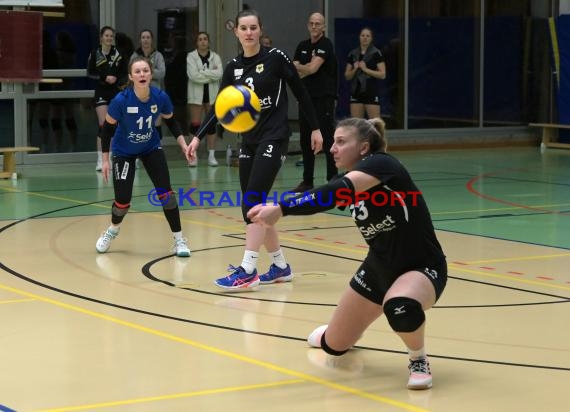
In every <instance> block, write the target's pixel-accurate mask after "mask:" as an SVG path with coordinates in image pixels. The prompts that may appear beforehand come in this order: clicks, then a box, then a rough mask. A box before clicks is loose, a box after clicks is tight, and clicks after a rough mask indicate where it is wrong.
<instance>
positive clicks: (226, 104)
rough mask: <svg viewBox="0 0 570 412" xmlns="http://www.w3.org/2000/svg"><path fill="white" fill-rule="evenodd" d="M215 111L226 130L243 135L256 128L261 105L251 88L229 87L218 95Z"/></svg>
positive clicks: (241, 86)
mask: <svg viewBox="0 0 570 412" xmlns="http://www.w3.org/2000/svg"><path fill="white" fill-rule="evenodd" d="M214 110H215V112H216V117H217V118H218V121H219V122H220V124H221V125H222V126H223V127H224V128H225V129H226V130H229V131H230V132H234V133H243V132H247V131H248V130H251V129H253V128H254V127H255V124H256V123H257V120H258V119H259V112H261V104H260V103H259V98H258V97H257V95H256V94H255V92H254V91H253V90H251V89H250V88H249V87H246V86H243V85H237V86H228V87H226V88H224V89H223V90H222V91H221V92H220V93H218V96H217V97H216V103H215V105H214Z"/></svg>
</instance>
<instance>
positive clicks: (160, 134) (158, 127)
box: [156, 126, 178, 140]
mask: <svg viewBox="0 0 570 412" xmlns="http://www.w3.org/2000/svg"><path fill="white" fill-rule="evenodd" d="M156 131H157V132H158V137H159V139H160V140H162V126H156ZM177 137H178V136H174V138H177Z"/></svg>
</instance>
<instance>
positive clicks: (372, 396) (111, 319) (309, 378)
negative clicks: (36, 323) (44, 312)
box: [0, 284, 427, 412]
mask: <svg viewBox="0 0 570 412" xmlns="http://www.w3.org/2000/svg"><path fill="white" fill-rule="evenodd" d="M0 289H3V290H7V291H10V292H12V293H16V294H20V295H23V296H27V297H29V298H33V299H37V300H40V301H42V302H45V303H49V304H52V305H55V306H59V307H61V308H64V309H68V310H71V311H74V312H79V313H82V314H84V315H88V316H92V317H94V318H98V319H102V320H106V321H109V322H112V323H115V324H117V325H121V326H125V327H128V328H131V329H134V330H138V331H141V332H144V333H148V334H151V335H154V336H159V337H161V338H164V339H168V340H171V341H173V342H178V343H182V344H185V345H189V346H193V347H195V348H198V349H201V350H205V351H208V352H211V353H215V354H217V355H221V356H225V357H227V358H231V359H235V360H238V361H241V362H246V363H249V364H252V365H256V366H260V367H262V368H266V369H269V370H272V371H274V372H279V373H282V374H284V375H289V376H293V377H295V378H298V379H302V380H305V381H309V382H312V383H316V384H319V385H322V386H326V387H328V388H332V389H336V390H338V391H341V392H346V393H350V394H352V395H355V396H358V397H361V398H365V399H369V400H373V401H376V402H379V403H384V404H388V405H392V406H395V407H397V408H400V409H404V410H406V411H412V412H426V411H427V410H426V409H424V408H420V407H417V406H414V405H411V404H409V403H406V402H401V401H397V400H395V399H390V398H387V397H384V396H379V395H375V394H373V393H369V392H364V391H362V390H359V389H356V388H352V387H350V386H346V385H341V384H338V383H335V382H332V381H328V380H326V379H322V378H319V377H316V376H313V375H309V374H306V373H302V372H297V371H294V370H292V369H287V368H284V367H281V366H278V365H275V364H272V363H269V362H265V361H261V360H258V359H254V358H250V357H248V356H243V355H239V354H237V353H233V352H229V351H226V350H223V349H219V348H216V347H214V346H210V345H205V344H203V343H199V342H196V341H193V340H190V339H186V338H182V337H180V336H176V335H172V334H170V333H166V332H162V331H160V330H158V329H152V328H149V327H146V326H143V325H139V324H137V323H133V322H129V321H125V320H122V319H119V318H115V317H112V316H109V315H105V314H102V313H98V312H94V311H92V310H88V309H84V308H81V307H79V306H75V305H71V304H68V303H64V302H61V301H57V300H54V299H50V298H46V297H43V296H40V295H36V294H33V293H30V292H26V291H23V290H19V289H15V288H12V287H10V286H6V285H2V284H0Z"/></svg>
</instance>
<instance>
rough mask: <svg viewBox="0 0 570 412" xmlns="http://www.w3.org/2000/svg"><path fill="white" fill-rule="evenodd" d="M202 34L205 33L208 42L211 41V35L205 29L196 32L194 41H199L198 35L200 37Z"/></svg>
mask: <svg viewBox="0 0 570 412" xmlns="http://www.w3.org/2000/svg"><path fill="white" fill-rule="evenodd" d="M201 34H203V35H205V36H206V37H207V38H208V43H210V35H209V34H208V33H207V32H205V31H199V32H198V33H197V34H196V39H195V40H194V43H198V37H200V35H201Z"/></svg>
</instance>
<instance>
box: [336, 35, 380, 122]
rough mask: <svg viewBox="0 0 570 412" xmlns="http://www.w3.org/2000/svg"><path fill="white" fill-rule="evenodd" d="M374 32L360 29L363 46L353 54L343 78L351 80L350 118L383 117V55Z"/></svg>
mask: <svg viewBox="0 0 570 412" xmlns="http://www.w3.org/2000/svg"><path fill="white" fill-rule="evenodd" d="M372 40H373V37H372V30H371V29H370V28H368V27H364V28H363V29H362V30H360V46H359V47H357V48H356V49H353V50H351V51H350V53H349V54H348V57H347V61H346V70H345V71H344V77H345V79H346V80H349V81H350V116H352V117H360V118H364V115H365V114H366V116H367V117H368V118H369V119H374V118H377V117H380V96H379V94H380V84H379V83H380V82H379V80H380V79H385V78H386V63H385V62H384V56H383V55H382V53H381V52H380V50H378V49H377V48H376V47H374V44H372Z"/></svg>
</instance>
